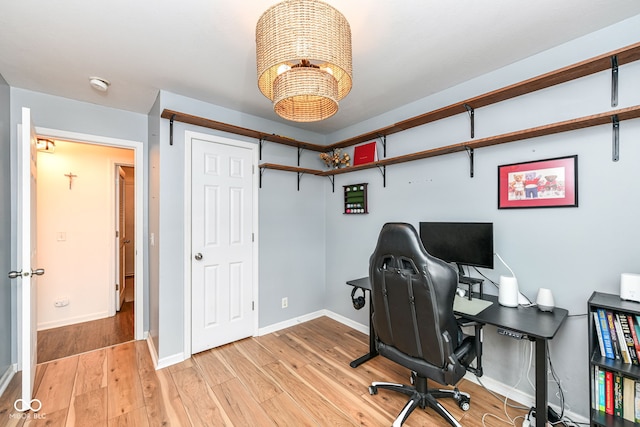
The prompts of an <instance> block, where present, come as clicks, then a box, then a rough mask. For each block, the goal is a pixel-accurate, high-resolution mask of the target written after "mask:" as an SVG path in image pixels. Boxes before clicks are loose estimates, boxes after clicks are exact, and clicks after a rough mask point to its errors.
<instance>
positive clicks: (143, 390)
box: [0, 317, 524, 427]
mask: <svg viewBox="0 0 640 427" xmlns="http://www.w3.org/2000/svg"><path fill="white" fill-rule="evenodd" d="M367 348H368V338H367V337H366V336H365V335H364V334H362V333H360V332H358V331H355V330H353V329H351V328H349V327H347V326H345V325H343V324H341V323H338V322H336V321H334V320H332V319H329V318H327V317H321V318H318V319H315V320H312V321H309V322H306V323H302V324H299V325H296V326H294V327H291V328H288V329H284V330H281V331H278V332H276V333H272V334H269V335H265V336H262V337H255V338H248V339H245V340H242V341H239V342H236V343H232V344H228V345H225V346H222V347H218V348H215V349H212V350H209V351H205V352H202V353H199V354H196V355H194V356H193V357H192V358H190V359H188V360H186V361H184V362H182V363H180V364H178V365H174V366H171V367H169V368H165V369H160V370H157V371H156V370H155V369H154V367H153V363H152V361H151V357H150V355H149V351H148V348H147V343H146V342H144V341H132V342H128V343H125V344H120V345H116V346H113V347H109V348H104V349H100V350H96V351H91V352H88V353H84V354H80V355H77V356H72V357H67V358H64V359H59V360H56V361H52V362H48V363H44V364H39V365H38V369H37V371H36V398H37V399H40V400H41V401H42V409H41V410H40V411H39V412H38V413H36V414H33V413H26V414H19V413H16V412H15V410H14V408H13V403H14V401H15V399H17V397H18V396H19V376H16V378H14V380H13V381H12V382H11V384H10V386H9V388H8V389H7V391H6V392H5V393H4V395H3V396H2V397H1V398H0V426H45V425H46V426H82V427H84V426H92V427H98V426H109V427H112V426H114V427H115V426H151V427H156V426H225V425H226V426H252V427H255V426H296V427H297V426H337V425H341V426H357V425H360V426H389V425H390V424H391V423H392V421H393V419H394V418H395V417H396V415H397V413H398V412H399V411H400V410H401V409H402V407H403V406H404V404H405V403H406V398H405V396H402V395H398V394H395V393H391V392H387V391H384V390H380V391H379V393H378V394H377V395H375V396H371V395H369V393H368V385H369V384H370V382H371V381H393V382H402V383H407V381H408V377H409V373H408V371H407V370H406V369H404V368H402V367H400V366H398V365H396V364H394V363H393V362H390V361H388V360H386V359H384V358H382V357H377V358H375V359H373V360H371V361H369V362H367V363H365V364H363V365H361V366H360V367H358V368H356V369H352V368H351V367H349V362H350V361H351V360H353V359H355V358H356V357H358V356H360V355H362V354H363V353H365V352H366V351H367ZM458 386H459V388H460V390H462V391H466V392H468V393H470V394H471V396H472V398H471V409H470V410H469V411H468V412H463V411H462V410H460V409H459V408H458V407H457V405H455V404H454V403H453V402H447V401H446V400H442V403H443V405H444V406H446V407H447V408H448V409H449V410H450V411H451V412H452V413H453V415H454V416H455V417H456V418H457V419H458V420H460V421H461V423H462V424H463V425H465V426H470V427H480V426H482V425H483V418H484V417H483V415H484V414H487V413H491V414H495V415H496V416H499V417H500V418H503V419H504V418H505V415H504V410H503V402H501V401H499V400H498V399H496V398H495V397H493V396H491V395H490V394H489V393H488V392H487V391H485V390H483V389H482V388H481V387H480V386H477V385H476V384H473V383H471V382H468V381H465V380H463V381H461V382H460V383H459V385H458ZM509 411H510V416H511V417H515V416H516V415H521V414H523V413H524V411H516V410H512V409H510V410H509ZM519 421H520V422H521V419H520V420H519ZM504 424H505V423H504V422H502V421H499V420H498V419H496V418H493V417H486V418H485V419H484V425H486V426H488V427H494V426H496V427H497V426H501V427H502V426H503V425H504ZM405 425H406V426H408V427H411V426H436V427H437V426H442V427H444V426H447V425H448V424H447V423H446V422H445V421H444V420H443V419H441V418H440V417H439V416H437V415H435V413H434V411H433V410H432V409H427V410H420V409H418V410H416V411H415V412H414V413H413V414H412V415H411V416H410V417H409V420H408V421H407V422H406V423H405Z"/></svg>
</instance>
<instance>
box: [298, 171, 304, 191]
mask: <svg viewBox="0 0 640 427" xmlns="http://www.w3.org/2000/svg"><path fill="white" fill-rule="evenodd" d="M302 175H304V172H298V191H300V179H302Z"/></svg>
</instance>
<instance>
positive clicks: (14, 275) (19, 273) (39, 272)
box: [9, 268, 44, 279]
mask: <svg viewBox="0 0 640 427" xmlns="http://www.w3.org/2000/svg"><path fill="white" fill-rule="evenodd" d="M43 274H44V268H36V269H35V270H31V272H30V273H29V272H25V273H23V272H22V271H10V272H9V279H17V278H18V277H23V276H24V277H29V276H42V275H43Z"/></svg>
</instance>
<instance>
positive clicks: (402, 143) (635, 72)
mask: <svg viewBox="0 0 640 427" xmlns="http://www.w3.org/2000/svg"><path fill="white" fill-rule="evenodd" d="M638 40H640V17H636V18H633V19H630V20H628V21H625V22H623V23H621V24H618V25H616V26H614V27H610V28H608V29H605V30H603V31H600V32H598V33H594V34H591V35H589V36H587V37H583V38H582V39H579V40H576V41H574V42H571V43H567V44H566V45H563V46H560V47H558V48H556V49H553V50H550V51H547V52H543V53H540V54H539V55H537V56H535V57H532V58H529V59H527V60H525V61H522V62H520V63H516V64H513V65H511V66H509V67H506V68H504V69H501V70H499V71H497V72H494V73H491V74H488V75H485V76H483V77H481V78H478V79H475V80H473V81H469V82H466V83H465V84H463V85H460V86H457V87H454V88H451V89H450V90H447V91H444V92H442V93H439V94H436V95H434V96H432V97H430V98H426V99H424V100H421V101H419V102H417V103H414V104H411V105H408V106H405V107H403V108H402V109H400V110H399V111H398V110H396V111H392V112H389V113H388V114H386V115H384V116H381V117H378V118H377V119H376V120H372V121H370V122H369V123H367V124H366V126H367V127H368V129H376V128H380V127H382V126H385V125H388V124H390V123H394V122H395V121H397V120H399V119H401V118H407V117H411V116H413V115H416V114H419V113H423V112H425V111H429V110H432V109H436V108H439V107H443V106H445V105H448V104H451V103H453V102H459V101H461V100H464V99H468V98H471V97H473V96H476V95H478V94H481V93H485V92H488V91H490V90H494V89H498V88H501V87H504V86H506V85H509V84H511V83H515V82H518V81H521V80H524V79H526V78H529V77H533V76H535V75H539V74H541V73H544V72H548V71H552V70H555V69H558V68H561V67H563V66H566V65H570V64H572V63H575V62H579V61H582V60H585V59H587V58H590V57H592V56H596V55H600V54H603V53H606V52H608V51H611V50H614V49H618V48H621V47H624V46H627V45H630V44H633V43H636V42H637V41H638ZM619 73H620V92H619V94H620V96H619V98H620V105H619V106H618V107H616V108H624V107H629V106H632V105H638V104H640V63H638V62H635V63H632V64H628V65H623V66H621V67H620V72H619ZM610 75H611V72H610V71H604V72H601V73H598V74H596V75H594V76H589V77H585V78H582V79H580V80H577V81H574V82H569V83H566V84H563V85H561V86H558V87H553V88H549V89H545V90H542V91H539V92H537V93H533V94H529V95H525V96H521V97H519V98H517V99H514V100H509V101H504V102H502V103H499V104H496V105H492V106H489V107H485V108H481V109H478V110H476V112H475V120H476V122H475V123H476V138H477V139H479V138H483V137H488V136H493V135H498V134H502V133H507V132H511V131H516V130H521V129H526V128H529V127H534V126H540V125H544V124H548V123H554V122H558V121H563V120H569V119H572V118H577V117H582V116H587V115H590V114H596V113H601V112H606V111H610V110H612V107H611V105H610V87H611V81H610ZM425 84H428V82H425ZM363 127H364V126H363V125H362V124H359V125H357V126H354V127H353V128H351V129H345V130H344V131H342V132H340V133H339V134H336V135H332V138H330V139H333V140H339V139H342V138H345V137H347V136H350V135H354V134H357V133H359V132H362V131H363ZM620 127H621V131H620V146H621V157H620V161H618V162H613V161H612V160H611V139H612V136H611V135H612V130H611V125H603V126H597V127H592V128H588V129H583V130H579V131H573V132H567V133H562V134H557V135H552V136H546V137H541V138H534V139H529V140H526V141H521V142H513V143H510V144H504V145H500V146H494V147H489V148H482V149H478V150H476V151H475V177H474V178H470V177H469V160H468V157H467V154H466V153H464V152H462V153H456V154H450V155H445V156H440V157H436V158H432V159H425V160H420V161H415V162H411V163H405V164H401V165H396V166H390V167H387V185H386V188H384V187H383V185H382V177H381V175H380V173H379V172H378V171H377V170H375V169H372V170H367V171H362V172H357V173H351V174H348V175H338V176H337V177H336V187H340V188H341V186H342V185H344V184H351V183H359V182H368V183H369V210H370V214H369V215H363V216H345V215H343V214H342V193H341V191H336V192H335V193H331V192H330V190H326V195H327V211H326V218H327V219H326V221H327V223H326V229H327V255H326V278H327V293H326V307H327V308H328V309H329V310H332V311H334V312H336V313H339V314H341V315H344V316H346V317H349V318H351V319H353V320H356V321H358V322H360V323H362V324H365V325H366V324H368V319H367V311H368V309H367V308H365V309H363V310H361V311H359V312H356V311H354V310H353V308H352V306H351V302H350V299H349V289H347V287H346V286H345V285H344V283H345V281H346V280H349V279H354V278H358V277H361V276H365V275H366V274H367V268H368V258H369V255H370V254H371V252H372V251H373V248H374V246H375V243H376V239H377V234H378V232H379V230H380V228H381V227H382V225H383V224H384V223H385V222H387V221H405V222H409V223H412V224H414V225H415V226H416V227H417V225H418V223H419V222H420V221H425V220H435V221H491V222H493V223H494V233H495V237H494V240H495V250H496V252H498V253H499V254H500V255H501V256H502V257H503V258H504V259H505V261H507V263H508V264H509V265H510V267H511V268H512V269H513V270H514V272H515V274H516V276H517V277H518V279H519V282H520V287H521V290H522V291H523V293H524V294H526V295H527V296H529V297H530V298H533V299H535V297H536V293H537V290H538V288H540V287H546V288H550V289H552V291H553V294H554V296H555V300H556V304H557V305H558V306H560V307H564V308H567V309H568V310H569V312H570V314H571V315H572V317H570V318H569V319H568V320H567V321H566V323H565V324H564V326H563V327H562V329H561V330H560V331H559V333H558V335H557V336H556V338H555V339H554V340H553V341H551V344H550V352H551V357H552V361H553V366H554V367H555V369H556V371H557V373H558V375H559V376H560V379H561V381H562V385H563V388H564V390H565V398H566V402H567V407H566V408H567V409H568V410H571V411H574V412H576V413H579V414H581V415H584V416H587V415H588V413H589V408H588V404H589V395H588V366H587V362H588V354H587V353H588V352H587V319H586V317H585V316H583V314H584V313H586V305H587V300H588V298H589V296H590V295H591V293H592V292H593V291H596V290H597V291H602V292H610V293H618V291H619V280H620V273H623V272H634V273H639V272H640V261H639V260H638V253H640V227H639V226H638V219H637V218H638V211H639V210H640V192H638V191H637V189H636V185H635V183H636V182H638V180H639V179H640V169H639V168H638V159H639V158H640V145H638V144H637V142H638V140H639V139H640V120H631V121H625V122H622V123H621V125H620ZM469 139H470V138H469V119H468V116H467V115H466V114H465V113H463V114H460V115H457V116H455V117H451V118H448V119H444V120H440V121H438V122H436V123H432V124H428V125H424V126H421V127H418V128H414V129H411V130H408V131H404V132H401V133H398V134H394V135H391V136H390V137H389V138H387V144H388V156H389V157H395V156H398V155H402V154H406V153H411V152H415V151H421V150H426V149H428V148H431V147H438V146H444V145H449V144H454V143H460V142H463V141H468V140H469ZM573 154H577V155H578V182H579V205H580V206H579V207H578V208H551V209H517V210H498V209H497V166H498V165H502V164H509V163H516V162H523V161H530V160H539V159H546V158H552V157H560V156H567V155H573ZM483 272H484V273H485V274H486V275H488V276H489V277H491V278H493V279H494V280H496V281H497V280H498V278H499V275H500V274H507V275H508V274H509V273H508V271H507V269H506V268H505V267H504V266H502V265H501V264H500V262H499V261H498V260H497V259H496V265H495V268H494V269H493V270H483ZM485 289H488V290H489V291H491V292H492V293H496V292H497V291H496V289H495V288H494V287H493V286H486V287H485ZM581 315H582V316H581ZM573 316H575V317H573ZM527 345H528V344H527V343H526V342H524V341H523V342H521V343H517V342H516V341H514V340H512V339H510V338H505V337H502V336H498V335H497V334H496V330H495V328H492V327H487V328H486V333H485V353H484V360H483V362H484V364H485V375H486V376H488V377H491V378H493V379H496V380H498V381H500V382H503V383H504V384H506V385H515V384H516V382H517V380H518V378H519V376H520V374H521V373H522V369H521V367H522V365H523V355H522V351H523V350H524V349H523V346H527ZM505 355H507V356H506V357H505ZM505 359H506V360H505ZM524 361H525V362H526V360H524ZM531 372H533V371H531ZM518 388H519V389H520V390H522V391H523V392H525V393H527V394H529V395H533V394H534V391H533V389H532V388H531V386H529V384H528V382H527V381H526V380H523V381H522V382H521V383H520V385H519V387H518ZM556 391H557V389H556V388H555V387H554V386H553V385H552V384H550V391H549V398H550V402H551V403H554V404H558V403H559V400H558V398H557V397H556Z"/></svg>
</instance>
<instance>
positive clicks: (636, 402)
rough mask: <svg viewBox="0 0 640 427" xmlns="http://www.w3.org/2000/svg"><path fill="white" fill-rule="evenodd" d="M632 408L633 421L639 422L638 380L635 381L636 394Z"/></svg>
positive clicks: (639, 388)
mask: <svg viewBox="0 0 640 427" xmlns="http://www.w3.org/2000/svg"><path fill="white" fill-rule="evenodd" d="M634 408H635V410H634V414H635V422H636V423H640V381H636V396H635V402H634Z"/></svg>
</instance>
